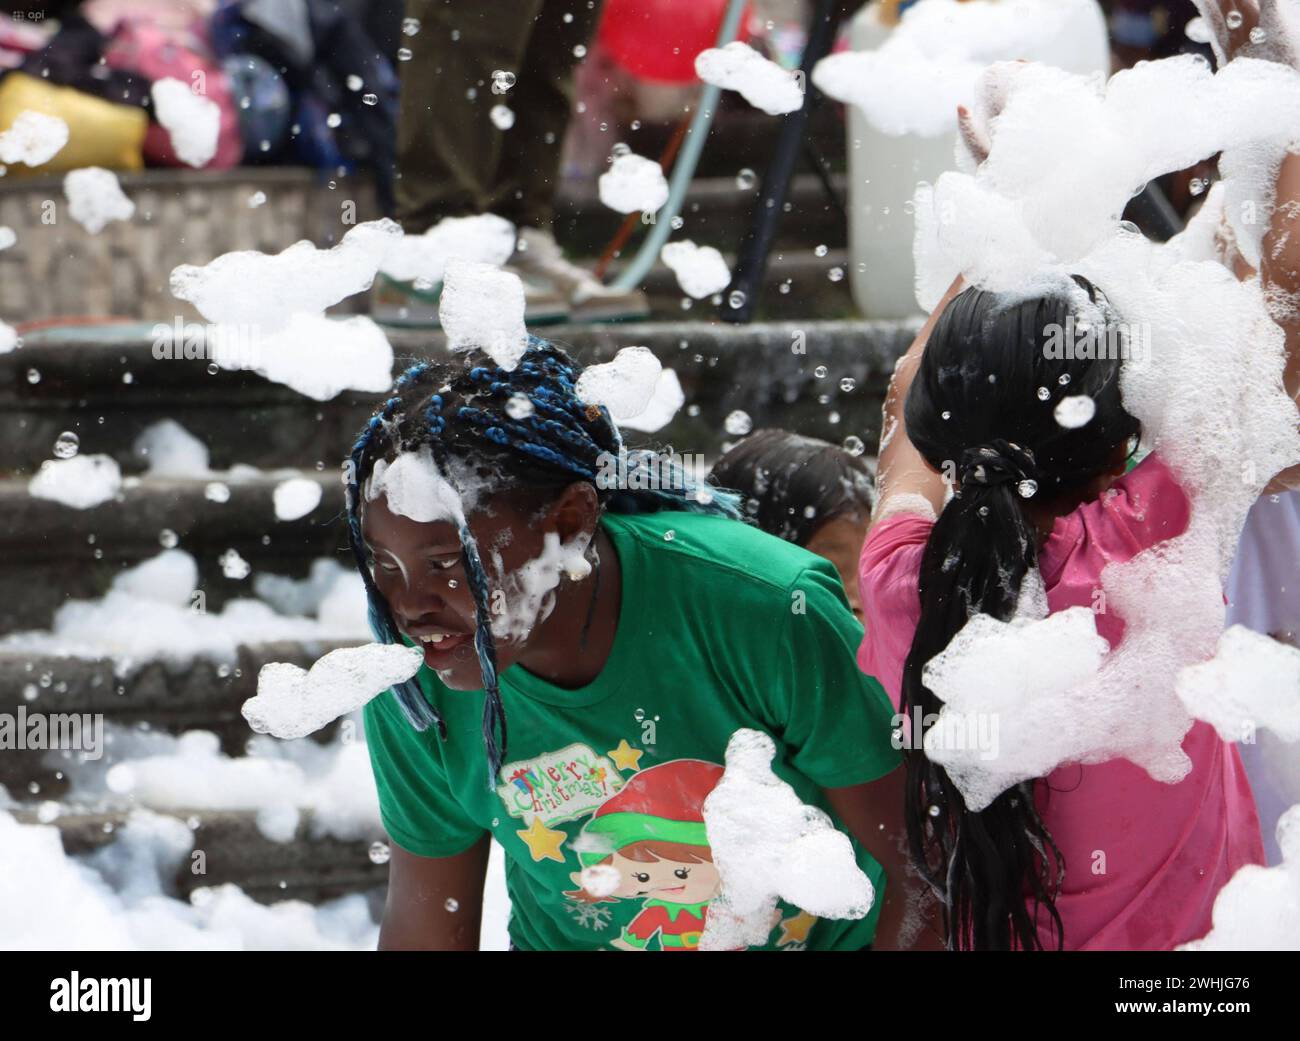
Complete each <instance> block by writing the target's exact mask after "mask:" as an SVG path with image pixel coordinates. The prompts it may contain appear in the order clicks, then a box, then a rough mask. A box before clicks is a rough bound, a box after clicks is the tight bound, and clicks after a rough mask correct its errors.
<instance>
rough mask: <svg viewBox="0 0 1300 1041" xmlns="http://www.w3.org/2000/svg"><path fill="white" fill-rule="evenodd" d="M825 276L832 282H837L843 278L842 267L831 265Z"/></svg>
mask: <svg viewBox="0 0 1300 1041" xmlns="http://www.w3.org/2000/svg"><path fill="white" fill-rule="evenodd" d="M826 277H827V278H829V279H830V280H831V281H832V282H839V281H841V280H842V279H843V278H844V269H843V268H842V267H833V268H831V269H830V270H829V271H827V272H826Z"/></svg>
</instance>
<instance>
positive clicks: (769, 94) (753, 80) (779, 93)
mask: <svg viewBox="0 0 1300 1041" xmlns="http://www.w3.org/2000/svg"><path fill="white" fill-rule="evenodd" d="M695 74H696V75H697V76H699V77H700V79H701V80H703V81H704V82H705V83H711V84H713V85H714V86H715V87H721V88H722V89H723V90H734V91H736V92H737V93H738V94H739V95H740V96H741V97H742V98H744V99H745V100H746V101H748V102H749V103H750V104H751V105H753V106H754V107H755V108H758V109H762V110H763V111H764V112H766V113H767V114H768V115H769V116H779V115H782V114H784V113H786V112H794V111H796V110H797V109H799V108H802V107H803V90H802V89H800V85H799V81H798V80H797V79H796V78H795V77H794V76H793V75H791V74H790V73H789V72H787V71H786V70H785V69H783V68H781V66H780V65H778V64H777V63H776V62H774V61H772V60H771V59H769V58H764V57H763V56H762V55H761V54H759V53H758V51H756V50H754V48H753V47H751V46H750V45H749V44H747V43H743V42H742V41H740V40H734V41H733V42H731V43H729V44H727V46H725V47H710V48H708V50H704V51H700V53H699V54H697V55H696V56H695Z"/></svg>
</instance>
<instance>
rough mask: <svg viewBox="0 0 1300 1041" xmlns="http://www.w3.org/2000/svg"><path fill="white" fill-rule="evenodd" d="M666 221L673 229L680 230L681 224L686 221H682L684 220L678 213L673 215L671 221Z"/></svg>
mask: <svg viewBox="0 0 1300 1041" xmlns="http://www.w3.org/2000/svg"><path fill="white" fill-rule="evenodd" d="M668 223H669V224H671V225H672V229H673V231H681V230H682V226H683V225H684V224H685V223H686V221H684V220H683V219H682V218H681V216H680V215H678V216H676V217H674V218H673V219H672V220H671V221H669V222H668Z"/></svg>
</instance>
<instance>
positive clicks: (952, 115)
mask: <svg viewBox="0 0 1300 1041" xmlns="http://www.w3.org/2000/svg"><path fill="white" fill-rule="evenodd" d="M1020 58H1024V59H1029V60H1033V61H1042V62H1047V63H1049V64H1052V65H1059V66H1061V67H1062V68H1069V69H1073V70H1075V71H1078V72H1084V71H1087V70H1091V69H1104V68H1106V67H1108V65H1109V55H1108V54H1107V51H1106V30H1105V23H1104V21H1103V16H1102V14H1101V11H1100V10H1099V8H1098V7H1097V4H1096V3H1095V2H1094V0H1001V2H998V3H990V2H986V0H971V2H968V3H967V2H961V0H927V2H926V3H924V4H917V5H915V6H914V7H912V8H909V9H908V10H907V11H906V12H905V13H904V14H903V17H902V21H901V23H900V24H899V26H898V28H896V29H895V30H894V31H893V32H891V33H890V34H889V37H888V39H886V40H885V42H884V43H882V44H881V45H880V46H879V47H878V48H876V49H875V50H870V51H845V52H841V53H839V54H833V55H831V56H829V57H827V58H823V59H822V60H821V61H820V62H818V63H817V66H816V67H815V68H814V69H813V77H812V78H813V83H814V84H816V85H817V87H818V88H819V89H820V90H821V91H822V92H823V93H825V94H827V95H829V96H830V97H832V98H834V99H835V100H837V101H843V102H845V103H847V104H851V105H855V106H857V107H858V108H859V109H860V110H861V111H862V113H863V115H864V116H865V117H866V119H867V121H868V122H869V123H870V124H871V125H872V126H873V127H875V128H876V129H877V130H879V131H880V132H881V133H885V134H892V135H901V134H919V135H922V136H924V137H937V136H938V135H940V134H944V133H948V132H950V131H952V130H953V129H954V128H955V127H956V125H957V124H956V109H957V106H958V105H961V104H965V105H970V104H971V103H972V102H973V100H974V99H975V97H976V95H977V90H978V83H979V77H980V73H981V71H982V70H983V69H984V68H985V66H987V65H989V64H990V63H991V62H995V61H1003V60H1006V61H1013V60H1016V59H1020Z"/></svg>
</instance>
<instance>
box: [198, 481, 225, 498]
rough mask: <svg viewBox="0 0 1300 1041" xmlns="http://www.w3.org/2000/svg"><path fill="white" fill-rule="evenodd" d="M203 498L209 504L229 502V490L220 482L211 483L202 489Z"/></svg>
mask: <svg viewBox="0 0 1300 1041" xmlns="http://www.w3.org/2000/svg"><path fill="white" fill-rule="evenodd" d="M203 497H204V498H205V499H207V500H208V501H209V502H229V501H230V488H229V486H228V485H224V484H222V483H221V482H220V481H213V482H212V483H210V484H209V485H208V486H207V487H206V488H204V489H203Z"/></svg>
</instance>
